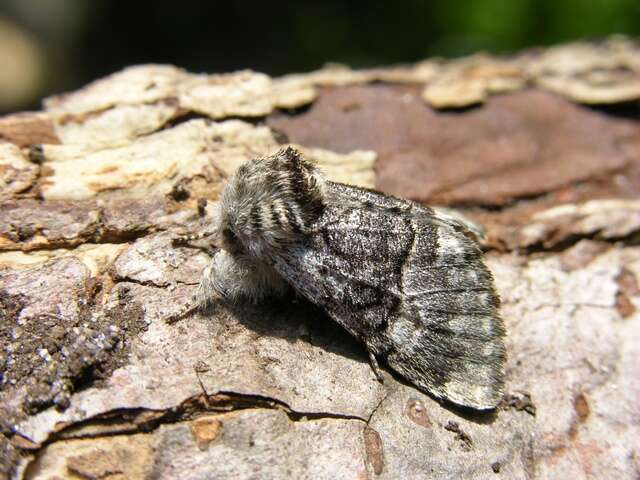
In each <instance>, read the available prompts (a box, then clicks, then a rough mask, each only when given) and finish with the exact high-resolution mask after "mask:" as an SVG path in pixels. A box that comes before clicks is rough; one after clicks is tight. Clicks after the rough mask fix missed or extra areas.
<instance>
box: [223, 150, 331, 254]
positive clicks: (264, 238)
mask: <svg viewBox="0 0 640 480" xmlns="http://www.w3.org/2000/svg"><path fill="white" fill-rule="evenodd" d="M324 184H325V180H324V177H323V175H322V174H321V173H320V172H319V171H318V170H317V169H316V167H315V166H314V165H313V164H312V163H311V162H309V161H307V160H305V159H304V158H303V157H302V155H301V154H300V152H298V151H297V150H295V149H294V148H292V147H288V148H285V149H282V150H280V151H279V152H278V153H276V154H275V155H270V156H267V157H261V158H256V159H253V160H250V161H248V162H246V163H245V164H243V165H242V166H240V168H238V170H237V171H236V173H235V174H234V175H233V177H231V179H230V180H229V182H228V183H227V185H226V187H225V189H224V190H223V192H222V195H221V197H220V203H219V207H218V214H217V219H216V230H217V232H218V241H219V243H220V246H221V247H222V248H223V249H225V250H228V251H229V252H234V251H235V252H237V251H243V252H244V253H247V254H249V255H255V256H261V255H263V254H265V253H268V252H265V249H277V248H282V247H284V246H285V245H287V244H288V243H290V242H294V241H296V240H299V239H300V237H301V236H303V235H305V234H306V233H307V232H308V231H309V227H310V225H311V223H312V222H314V221H315V220H316V219H317V218H318V216H319V215H320V214H321V213H322V210H323V208H324V202H323V199H324Z"/></svg>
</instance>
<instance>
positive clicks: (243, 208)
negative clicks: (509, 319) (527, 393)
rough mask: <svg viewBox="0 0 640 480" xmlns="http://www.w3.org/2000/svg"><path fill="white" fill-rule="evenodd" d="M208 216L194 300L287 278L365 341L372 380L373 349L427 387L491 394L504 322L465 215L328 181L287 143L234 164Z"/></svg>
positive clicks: (458, 397) (233, 295)
mask: <svg viewBox="0 0 640 480" xmlns="http://www.w3.org/2000/svg"><path fill="white" fill-rule="evenodd" d="M212 227H213V231H214V233H215V237H214V238H215V243H216V244H217V245H218V246H219V247H220V250H219V251H218V252H217V253H216V254H215V255H214V257H213V259H212V261H211V264H210V265H209V266H208V267H207V268H206V269H205V271H204V273H203V276H202V280H201V283H200V286H199V288H198V291H197V295H196V298H197V301H198V303H199V305H200V306H202V307H207V306H208V305H210V304H212V303H214V302H216V301H218V300H220V299H224V300H226V301H230V302H246V301H252V302H257V301H259V300H261V299H263V298H265V297H267V296H272V295H282V294H284V293H285V292H287V291H288V290H289V289H290V287H293V289H294V290H295V291H296V292H297V293H298V294H300V295H301V296H303V297H305V298H306V299H308V300H309V301H311V302H313V303H314V304H316V305H318V306H319V307H321V308H322V309H323V310H324V311H325V312H326V313H327V314H328V315H329V316H330V317H331V318H332V319H333V320H335V321H336V322H338V323H339V324H340V325H342V327H344V328H345V329H346V330H347V331H348V332H349V333H350V334H351V335H353V336H354V337H355V338H356V339H358V340H359V341H360V342H362V344H363V345H364V347H365V348H366V351H367V352H368V355H369V361H370V364H371V367H372V368H373V371H374V373H375V375H376V377H377V378H378V379H379V380H382V374H381V371H380V368H379V366H378V359H380V360H384V361H386V363H387V364H388V365H389V366H390V367H391V368H392V369H394V370H395V371H396V372H398V373H399V374H400V375H401V376H403V377H404V378H405V379H407V380H408V381H410V382H411V383H412V384H414V385H415V386H416V387H418V388H419V389H421V390H423V391H426V392H428V393H430V394H431V395H433V396H435V397H436V398H439V399H443V400H447V401H450V402H452V403H454V404H457V405H460V406H463V407H470V408H473V409H477V410H487V409H493V408H495V407H496V406H497V404H498V403H499V402H500V400H501V398H502V396H503V386H504V363H505V347H504V335H505V330H504V326H503V322H502V319H501V318H500V315H499V314H498V307H499V298H498V295H497V294H496V291H495V289H494V285H493V278H492V276H491V273H490V271H489V269H488V268H487V267H486V266H485V264H484V262H483V259H482V252H481V250H480V248H479V246H478V243H477V241H476V236H477V235H478V231H477V228H476V227H475V226H474V224H472V223H471V222H469V221H467V220H465V219H464V218H462V217H458V216H456V215H453V214H451V213H446V212H443V211H437V210H434V209H432V208H429V207H425V206H422V205H420V204H418V203H415V202H411V201H406V200H401V199H398V198H394V197H391V196H388V195H384V194H382V193H379V192H376V191H373V190H368V189H363V188H357V187H353V186H349V185H344V184H341V183H336V182H331V181H329V180H327V179H326V178H325V177H324V175H323V174H322V173H321V172H320V171H319V170H318V168H316V167H315V166H314V165H313V164H312V163H311V162H309V161H307V160H306V159H304V158H303V156H302V155H301V154H300V153H299V152H298V151H297V150H295V149H294V148H291V147H288V148H285V149H283V150H281V151H279V152H278V153H277V154H275V155H272V156H266V157H263V158H257V159H254V160H251V161H249V162H247V163H245V164H243V165H242V166H241V167H240V168H239V169H238V170H237V171H236V173H235V174H234V175H233V176H232V177H231V178H230V180H229V182H228V184H227V185H226V187H225V189H224V190H223V192H222V194H221V197H220V202H219V204H218V211H217V213H216V215H215V218H214V220H213V225H212Z"/></svg>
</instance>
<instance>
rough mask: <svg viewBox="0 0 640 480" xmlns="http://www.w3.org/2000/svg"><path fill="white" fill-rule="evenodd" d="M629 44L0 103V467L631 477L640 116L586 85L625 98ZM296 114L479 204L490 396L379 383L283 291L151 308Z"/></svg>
mask: <svg viewBox="0 0 640 480" xmlns="http://www.w3.org/2000/svg"><path fill="white" fill-rule="evenodd" d="M639 58H640V56H639V54H638V49H637V47H636V45H635V44H634V43H633V42H631V41H629V40H621V39H612V40H609V41H606V42H603V43H601V44H573V45H567V46H559V47H554V48H552V49H548V50H540V51H536V52H524V53H522V54H519V55H515V56H513V57H511V58H504V59H498V58H494V57H491V56H486V55H476V56H473V57H470V58H467V59H461V60H456V61H451V62H446V61H434V60H428V61H425V62H422V63H419V64H416V65H410V66H403V67H394V68H383V69H375V70H365V71H353V70H350V69H348V68H338V67H335V66H334V67H331V68H327V69H324V70H321V71H318V72H312V73H310V74H305V75H290V76H287V77H283V78H276V79H272V78H269V77H267V76H265V75H262V74H257V73H253V72H238V73H234V74H226V75H193V74H190V73H188V72H185V71H183V70H180V69H178V68H175V67H171V66H154V65H147V66H138V67H131V68H128V69H126V70H124V71H123V72H119V73H117V74H114V75H112V76H109V77H107V78H105V79H101V80H98V81H96V82H94V83H93V84H91V85H89V86H87V87H85V88H83V89H81V90H79V91H77V92H72V93H69V94H65V95H61V96H57V97H53V98H51V99H48V100H47V101H46V102H45V108H44V110H43V111H42V112H37V113H27V114H16V115H9V116H7V117H4V118H2V119H0V139H1V140H2V142H1V143H0V202H1V203H0V372H1V377H0V380H1V381H0V419H1V423H0V427H1V430H2V435H1V436H0V475H4V476H5V477H7V478H10V477H13V478H38V479H40V478H41V479H52V478H67V477H70V478H105V479H124V478H194V479H195V478H283V477H291V478H314V479H316V478H358V479H362V478H370V479H374V478H375V479H377V478H380V479H385V478H389V479H392V478H565V477H573V478H637V476H638V475H639V474H640V462H639V460H638V459H639V458H640V421H639V420H638V419H639V418H640V411H639V405H640V404H639V402H638V399H639V398H640V380H638V379H640V368H639V366H638V362H637V358H638V357H639V356H640V314H638V305H639V302H640V288H639V287H638V285H639V278H640V248H639V247H638V246H637V244H638V238H640V237H639V231H640V200H639V199H638V191H640V120H639V118H640V116H638V109H637V104H630V103H625V104H624V105H621V106H614V107H611V106H609V107H607V108H603V107H586V106H584V105H581V104H580V103H588V104H601V103H607V104H611V103H616V102H628V101H630V100H634V101H637V100H638V99H639V98H640V90H638V88H637V86H638V85H639V83H638V82H639V80H638V79H639V78H640V74H639V72H640V60H639ZM525 88H526V89H525ZM578 102H579V103H578ZM471 105H475V106H473V107H472V108H470V106H471ZM302 107H304V108H302ZM453 107H455V108H454V109H453V110H446V109H450V108H453ZM461 107H464V108H461ZM436 108H437V109H440V110H437V109H436ZM442 109H445V110H442ZM230 117H233V118H230ZM238 118H243V120H239V119H238ZM290 142H291V143H293V144H296V145H297V146H298V147H299V148H301V149H302V150H303V151H304V152H305V154H306V155H307V156H308V157H310V158H312V159H314V160H315V161H316V162H317V163H318V164H319V165H320V168H321V169H323V170H324V171H325V172H327V174H328V176H329V177H330V178H331V179H334V180H338V181H342V182H347V183H352V184H356V185H361V186H364V187H377V188H379V189H382V190H385V191H387V192H388V193H393V194H396V195H400V196H403V197H408V198H413V199H415V200H418V201H422V202H426V203H429V204H441V205H448V206H454V207H456V208H460V209H461V210H463V211H464V213H465V214H466V215H468V216H470V217H472V218H474V219H475V220H477V221H479V222H480V223H481V224H483V225H484V226H485V227H486V228H487V234H488V235H487V241H486V244H485V248H486V250H487V251H488V253H487V258H488V263H489V266H490V268H491V270H492V272H493V274H494V276H495V279H496V285H497V288H498V290H499V293H500V295H501V297H502V303H503V307H502V315H503V317H504V319H505V323H506V325H507V330H508V339H507V348H508V363H507V394H506V395H505V398H504V401H503V402H502V404H501V405H500V407H499V408H498V409H497V410H496V411H495V412H493V413H491V414H484V415H480V414H475V413H473V412H467V411H460V410H458V409H455V408H452V407H451V406H449V405H446V404H440V403H438V402H437V401H435V400H434V399H432V398H430V397H429V396H428V395H425V394H423V393H421V392H419V391H417V390H416V389H415V388H413V387H412V386H411V385H409V384H407V383H405V382H404V381H402V380H401V379H400V378H398V377H396V376H395V375H394V374H392V373H391V372H389V371H385V374H384V377H385V378H384V380H385V381H384V383H383V384H380V383H379V382H377V380H376V379H375V376H374V375H373V373H372V372H371V370H370V368H369V365H368V362H367V355H366V352H364V350H363V349H362V347H361V346H360V345H358V344H357V343H356V342H355V341H354V340H353V339H352V338H351V337H350V336H349V335H348V334H347V333H346V332H344V331H343V330H341V329H340V328H339V327H338V326H336V325H335V324H334V322H331V321H329V319H327V318H326V316H325V315H324V314H323V313H322V312H321V311H319V309H317V308H316V307H314V306H313V305H309V304H308V303H306V302H304V301H301V300H296V299H292V298H288V299H286V300H283V301H272V302H267V303H266V304H263V305H258V306H248V305H247V306H238V307H230V306H226V307H225V306H220V307H218V308H217V309H216V310H215V311H214V312H212V313H211V314H208V315H204V314H200V313H197V312H192V313H189V314H188V315H186V316H184V317H183V318H180V319H179V320H178V321H175V322H171V321H170V319H172V318H175V316H176V315H177V314H178V313H179V312H181V311H182V309H183V307H184V306H185V304H187V302H188V301H189V299H190V297H191V295H192V294H193V292H194V290H195V288H196V286H197V283H198V280H199V276H200V273H201V271H202V269H203V268H204V267H205V266H206V265H207V262H208V261H209V253H208V252H207V251H205V250H202V249H198V248H195V247H194V246H190V245H180V244H179V243H176V242H174V241H173V239H175V238H177V237H178V236H180V235H182V234H185V233H197V232H199V231H202V230H203V229H205V228H206V226H207V222H208V219H209V217H210V215H211V208H212V207H213V206H214V204H215V201H216V199H217V196H218V193H219V192H220V190H221V188H222V185H223V183H224V181H225V179H226V178H227V177H228V176H229V175H230V174H232V173H233V171H234V170H235V169H236V168H237V167H238V166H239V165H240V164H242V163H243V162H244V161H246V160H248V159H249V158H251V157H254V156H257V155H265V154H269V153H272V152H273V151H275V150H277V149H278V148H279V147H280V146H281V144H283V143H290Z"/></svg>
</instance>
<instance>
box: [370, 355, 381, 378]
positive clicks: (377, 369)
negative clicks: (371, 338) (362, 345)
mask: <svg viewBox="0 0 640 480" xmlns="http://www.w3.org/2000/svg"><path fill="white" fill-rule="evenodd" d="M369 365H371V370H373V374H374V375H375V376H376V378H377V379H378V381H379V382H380V383H384V377H383V376H382V370H380V365H378V360H377V359H376V356H375V354H374V353H373V352H372V351H371V350H369Z"/></svg>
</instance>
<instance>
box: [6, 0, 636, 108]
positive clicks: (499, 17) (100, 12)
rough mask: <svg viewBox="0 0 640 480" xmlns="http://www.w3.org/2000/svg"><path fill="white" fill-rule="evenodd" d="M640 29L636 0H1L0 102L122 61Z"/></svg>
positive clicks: (280, 62)
mask: <svg viewBox="0 0 640 480" xmlns="http://www.w3.org/2000/svg"><path fill="white" fill-rule="evenodd" d="M613 33H621V34H627V35H630V36H637V35H638V34H639V33H640V0H583V1H579V0H475V1H474V0H460V1H454V0H452V1H448V2H445V1H438V2H436V1H418V0H407V1H401V0H398V1H383V0H370V1H368V2H350V1H328V0H322V1H321V0H317V1H297V2H296V1H292V2H280V1H254V2H249V1H226V2H216V1H196V0H181V1H179V2H169V1H167V2H163V1H161V0H156V1H151V0H129V1H119V0H0V66H1V68H0V112H9V111H15V110H19V109H35V108H39V105H40V100H41V98H42V97H43V96H46V95H49V94H51V93H55V92H61V91H66V90H73V89H76V88H78V87H80V86H81V85H84V84H86V83H87V82H89V81H91V80H94V79H96V78H99V77H101V76H104V75H106V74H109V73H112V72H114V71H116V70H119V69H121V68H123V67H124V66H127V65H131V64H139V63H149V62H153V63H172V64H175V65H178V66H181V67H184V68H186V69H188V70H190V71H195V72H223V71H232V70H237V69H242V68H252V69H255V70H258V71H262V72H265V73H268V74H271V75H280V74H284V73H290V72H300V71H307V70H311V69H316V68H319V67H321V66H322V65H323V64H324V63H326V62H340V63H346V64H349V65H351V66H354V67H365V66H373V65H388V64H393V63H402V62H414V61H417V60H421V59H424V58H426V57H430V56H445V57H452V56H459V55H464V54H468V53H472V52H476V51H479V50H485V51H490V52H495V53H508V52H512V51H516V50H520V49H523V48H527V47H532V46H543V45H549V44H554V43H559V42H566V41H570V40H576V39H598V38H602V37H605V36H608V35H611V34H613Z"/></svg>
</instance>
